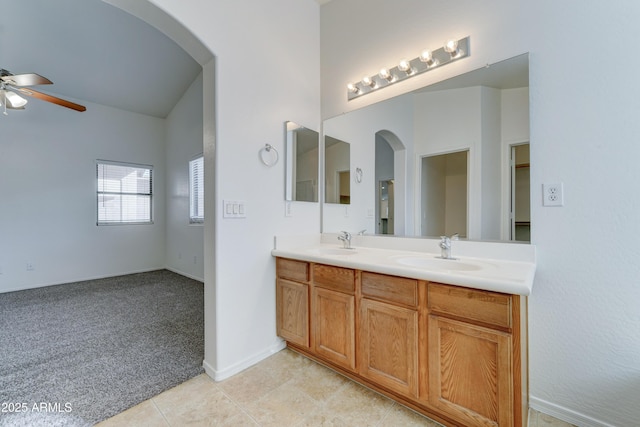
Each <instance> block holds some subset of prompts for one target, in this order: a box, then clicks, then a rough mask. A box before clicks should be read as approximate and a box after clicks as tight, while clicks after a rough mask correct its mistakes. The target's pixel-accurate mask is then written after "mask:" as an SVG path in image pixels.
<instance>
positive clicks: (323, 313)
mask: <svg viewBox="0 0 640 427" xmlns="http://www.w3.org/2000/svg"><path fill="white" fill-rule="evenodd" d="M313 310H314V315H313V321H314V349H315V352H316V354H318V355H319V356H322V357H324V358H325V359H326V360H327V361H331V362H333V363H335V364H337V365H340V366H342V367H344V368H347V369H350V370H355V367H356V357H355V354H356V352H355V324H354V323H355V316H354V314H355V313H354V312H355V298H354V296H353V295H348V294H343V293H341V292H335V291H331V290H328V289H322V288H314V289H313Z"/></svg>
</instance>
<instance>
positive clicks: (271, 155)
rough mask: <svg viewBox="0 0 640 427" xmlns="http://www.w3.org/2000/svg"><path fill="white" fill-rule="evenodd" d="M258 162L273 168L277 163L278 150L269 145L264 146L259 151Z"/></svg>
mask: <svg viewBox="0 0 640 427" xmlns="http://www.w3.org/2000/svg"><path fill="white" fill-rule="evenodd" d="M259 155H260V161H262V163H264V164H265V165H266V166H269V167H271V166H273V165H275V164H276V163H278V159H279V157H280V156H279V155H278V150H276V147H274V146H273V145H271V144H264V147H263V148H262V149H261V150H260V153H259Z"/></svg>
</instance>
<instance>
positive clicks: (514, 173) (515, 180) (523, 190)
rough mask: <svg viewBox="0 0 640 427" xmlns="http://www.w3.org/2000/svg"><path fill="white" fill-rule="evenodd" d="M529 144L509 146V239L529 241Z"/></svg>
mask: <svg viewBox="0 0 640 427" xmlns="http://www.w3.org/2000/svg"><path fill="white" fill-rule="evenodd" d="M529 170H530V162H529V144H520V145H514V146H512V147H511V212H510V215H509V218H510V221H511V235H510V240H512V241H518V242H529V241H531V197H530V194H531V193H530V182H531V181H530V176H529Z"/></svg>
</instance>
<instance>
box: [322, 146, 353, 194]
mask: <svg viewBox="0 0 640 427" xmlns="http://www.w3.org/2000/svg"><path fill="white" fill-rule="evenodd" d="M350 158H351V153H350V148H349V144H348V143H346V142H344V141H341V140H339V139H336V138H333V137H330V136H325V137H324V166H325V168H324V182H325V199H324V201H325V203H338V204H342V205H348V204H350V203H351V160H350Z"/></svg>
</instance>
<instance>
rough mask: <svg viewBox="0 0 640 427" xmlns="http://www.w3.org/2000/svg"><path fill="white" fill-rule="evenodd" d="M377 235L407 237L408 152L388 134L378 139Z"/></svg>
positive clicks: (395, 137) (393, 135)
mask: <svg viewBox="0 0 640 427" xmlns="http://www.w3.org/2000/svg"><path fill="white" fill-rule="evenodd" d="M375 150H376V153H375V192H376V197H375V200H376V203H375V205H376V208H375V215H376V229H375V233H376V234H393V235H399V236H402V235H404V234H405V225H406V221H405V215H406V203H405V202H406V197H405V194H406V157H407V156H406V149H405V146H404V144H403V143H402V141H400V138H398V137H397V136H396V135H395V134H394V133H393V132H390V131H388V130H380V131H378V132H376V136H375Z"/></svg>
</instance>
